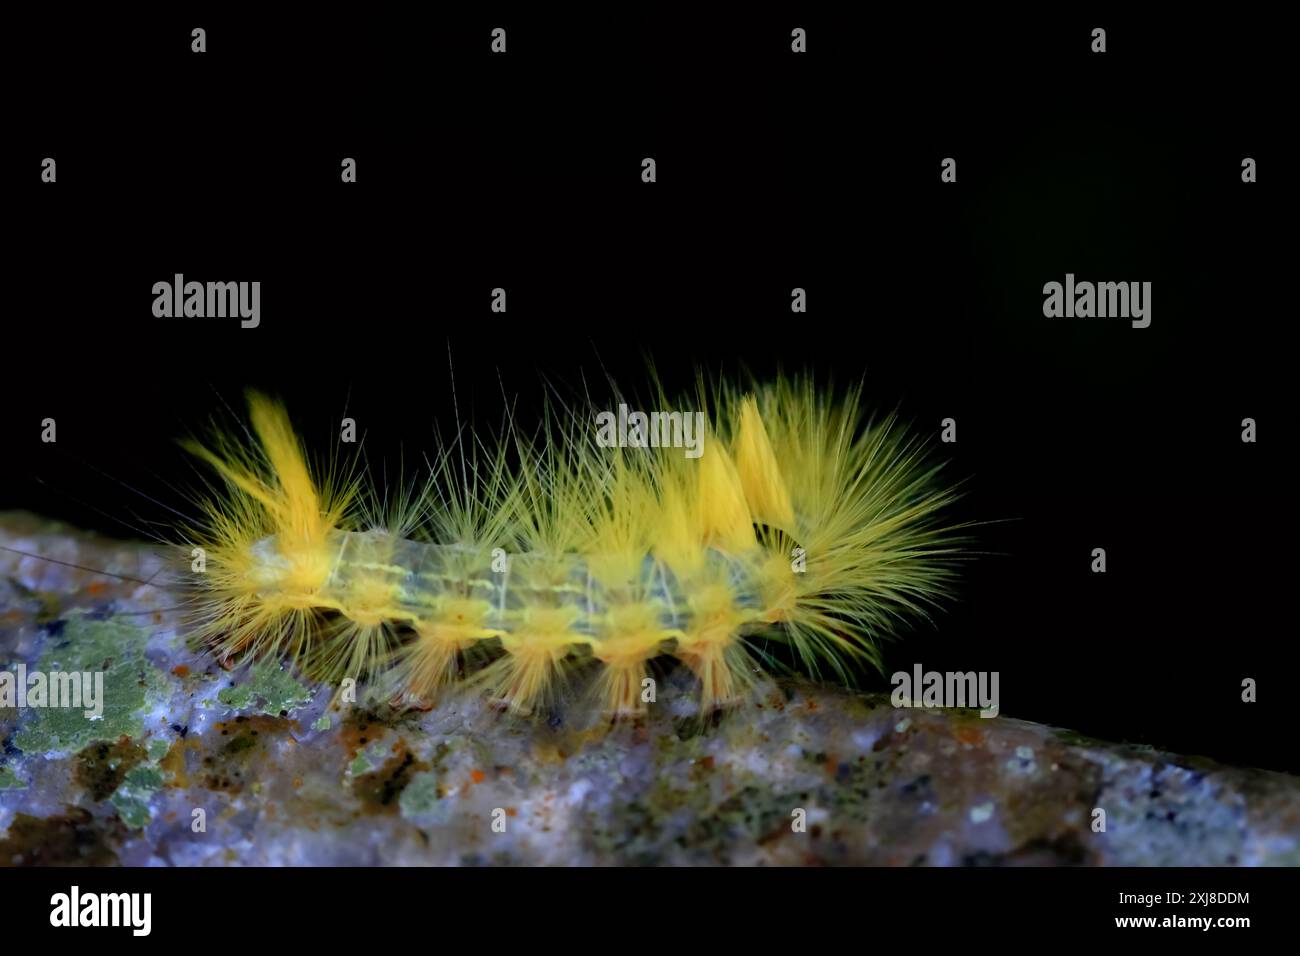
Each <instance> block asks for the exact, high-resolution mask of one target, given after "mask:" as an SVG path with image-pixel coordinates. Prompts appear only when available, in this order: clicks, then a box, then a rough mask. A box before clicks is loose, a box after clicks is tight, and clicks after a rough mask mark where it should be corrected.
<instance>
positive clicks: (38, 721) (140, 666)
mask: <svg viewBox="0 0 1300 956" xmlns="http://www.w3.org/2000/svg"><path fill="white" fill-rule="evenodd" d="M148 637H149V635H148V633H147V632H145V631H143V630H141V629H140V628H138V627H135V626H134V625H131V624H126V623H123V622H121V621H116V620H108V621H98V620H92V619H90V618H88V617H86V616H85V615H82V614H71V615H69V616H68V618H67V623H66V625H65V626H64V628H63V630H62V632H61V633H60V635H59V636H58V637H55V638H51V639H50V643H49V644H47V646H46V649H45V652H44V653H43V654H42V655H41V659H40V660H39V661H38V662H37V663H36V664H35V665H32V667H30V668H29V671H37V670H39V671H42V672H44V673H51V672H54V671H63V672H69V673H73V672H90V673H92V674H94V673H100V672H102V673H103V700H102V705H103V713H102V715H101V716H100V717H99V718H98V719H95V718H93V717H87V716H85V711H84V710H83V709H82V708H62V707H41V708H35V707H33V708H28V711H27V716H26V723H25V724H24V726H23V727H22V729H20V730H19V731H18V733H17V734H15V735H14V746H16V747H17V748H18V749H19V750H22V751H24V752H25V753H39V754H43V753H50V752H55V751H78V750H81V749H83V748H85V747H87V746H89V745H91V744H93V743H98V742H100V741H107V742H110V743H112V742H114V741H117V740H118V739H120V738H122V737H139V736H140V735H141V733H142V732H143V730H144V710H145V705H146V701H147V700H148V698H149V697H150V695H154V696H157V694H159V693H160V690H161V688H162V687H163V686H164V677H163V675H162V674H161V672H159V671H158V669H157V668H155V667H154V666H153V665H152V664H150V663H149V661H148V660H147V659H146V657H145V653H144V651H145V644H146V642H147V641H148Z"/></svg>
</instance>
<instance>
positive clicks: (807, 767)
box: [0, 513, 1300, 866]
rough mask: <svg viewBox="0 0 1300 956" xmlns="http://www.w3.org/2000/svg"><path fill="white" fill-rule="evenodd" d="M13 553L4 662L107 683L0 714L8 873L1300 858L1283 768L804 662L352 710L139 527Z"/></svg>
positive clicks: (4, 556) (6, 588) (2, 572)
mask: <svg viewBox="0 0 1300 956" xmlns="http://www.w3.org/2000/svg"><path fill="white" fill-rule="evenodd" d="M0 547H3V548H6V549H11V550H0V669H9V670H15V669H16V668H17V666H18V665H19V664H20V663H21V664H23V665H24V666H26V667H27V668H28V669H29V670H43V671H51V670H65V671H66V670H82V669H86V670H102V671H103V673H104V675H105V678H104V680H105V702H106V706H105V709H104V713H103V716H102V717H101V718H100V719H97V720H88V719H86V718H85V717H84V716H82V714H81V713H80V712H79V711H73V710H65V711H58V710H52V709H49V708H46V709H40V708H32V707H27V708H23V709H18V708H15V707H10V708H8V709H4V708H0V747H2V749H0V866H5V865H23V864H37V865H39V864H61V863H83V864H96V865H98V864H114V863H120V864H130V865H151V864H177V865H203V864H253V865H292V864H350V865H367V864H466V865H480V864H872V865H876V864H882V865H904V866H906V865H939V866H944V865H959V864H1119V865H1251V864H1265V865H1297V864H1300V779H1297V778H1295V777H1291V776H1289V775H1286V774H1279V773H1272V772H1267V771H1257V770H1241V769H1234V768H1229V767H1224V766H1221V765H1218V764H1214V763H1212V762H1209V761H1205V760H1202V759H1197V758H1185V757H1179V756H1175V755H1171V754H1166V753H1160V752H1157V751H1153V750H1150V749H1144V748H1137V747H1131V746H1124V745H1117V744H1108V743H1104V742H1101V741H1095V740H1087V739H1084V738H1081V737H1079V736H1078V735H1075V734H1072V733H1070V732H1067V731H1062V730H1059V729H1056V728H1052V727H1047V726H1043V725H1040V724H1034V723H1029V722H1026V721H1021V720H1015V719H1011V718H1007V717H996V718H991V719H983V718H980V717H979V716H978V715H977V714H976V713H974V712H968V711H954V710H936V709H928V710H923V709H916V710H902V709H895V708H893V707H892V706H890V703H889V700H888V699H887V698H886V697H884V696H879V695H877V696H868V695H860V694H852V693H848V692H844V691H840V690H836V689H831V688H826V687H819V686H814V685H810V684H805V683H798V682H791V683H782V684H781V685H779V686H777V685H774V686H773V687H772V688H771V689H770V691H769V692H768V693H767V694H766V696H765V697H764V699H763V700H761V701H760V702H759V703H758V704H756V705H754V706H753V707H750V708H748V709H745V710H743V711H739V712H736V713H733V714H729V715H726V716H725V717H723V718H722V719H721V720H717V721H710V722H702V721H700V720H699V719H698V718H697V717H696V715H695V713H694V703H693V694H692V691H693V688H692V686H691V684H690V680H689V678H688V676H687V675H685V674H684V673H682V672H673V673H670V674H669V675H668V676H667V677H666V678H665V679H664V680H663V682H662V684H661V687H660V691H659V703H658V704H657V705H655V706H654V707H652V708H651V712H650V715H649V717H648V718H647V719H646V720H645V721H644V722H642V723H639V724H636V725H620V726H618V727H615V728H614V729H612V730H609V731H603V730H590V729H588V730H583V729H579V728H575V727H572V726H569V725H567V724H566V722H565V721H564V720H563V719H562V717H561V716H558V715H557V716H555V717H553V718H552V719H551V720H549V721H544V722H537V723H528V722H523V721H520V720H518V719H515V718H511V717H509V716H506V715H503V714H499V713H497V712H496V711H494V710H493V709H492V708H491V707H490V706H488V705H487V704H485V703H484V702H483V701H481V700H479V699H476V698H473V697H460V698H457V699H453V700H451V701H448V702H446V703H443V704H441V705H439V706H438V707H436V708H434V709H433V710H430V711H427V712H418V711H410V710H408V711H403V712H395V711H393V710H391V709H389V708H388V707H386V706H384V705H372V706H366V705H349V704H342V703H336V702H334V701H333V700H332V698H333V697H334V696H335V694H334V692H333V690H332V689H331V688H326V687H317V686H314V685H309V684H306V683H303V682H301V681H300V680H299V679H298V678H297V677H296V676H295V675H293V674H292V673H289V672H288V671H285V670H281V669H279V668H272V667H266V668H261V669H258V670H253V671H250V670H247V669H244V670H235V671H230V672H228V671H226V670H223V669H222V668H221V667H220V666H218V664H217V663H216V662H215V661H214V660H213V659H212V658H211V657H209V656H206V655H203V654H199V653H195V652H193V651H192V650H190V649H189V648H187V647H186V646H185V643H184V641H183V640H182V639H181V638H180V637H179V636H178V634H177V632H176V628H175V623H176V622H175V610H174V607H173V605H174V603H175V600H176V599H175V596H174V595H173V594H171V593H169V592H168V591H166V590H165V589H163V588H160V587H157V586H155V585H154V584H144V583H141V582H144V581H149V580H150V579H151V578H153V577H154V575H155V574H156V573H157V572H158V571H159V570H160V568H161V563H160V559H159V557H158V556H157V555H155V554H153V553H151V552H149V551H148V550H146V549H144V548H142V547H139V546H136V545H131V544H124V543H120V542H111V541H106V540H104V539H100V538H95V537H93V536H90V535H86V534H83V533H81V532H77V531H75V530H72V529H68V528H62V527H59V526H57V525H52V524H49V523H46V522H41V521H39V520H38V519H35V518H33V517H31V516H29V515H23V514H19V513H4V514H0ZM15 551H17V552H26V553H27V554H29V555H41V556H43V557H44V558H46V559H53V561H51V560H41V559H38V558H35V557H27V556H23V555H20V554H16V553H14V552H15ZM55 562H62V563H55ZM75 565H80V566H81V567H82V568H94V569H97V570H100V571H110V572H113V573H114V574H117V575H121V576H125V577H126V578H130V579H133V580H123V579H122V578H120V577H119V578H114V577H107V576H104V575H99V574H94V573H90V572H88V571H85V570H80V569H78V568H77V567H74V566H75ZM157 580H161V579H157ZM1097 810H1101V811H1104V813H1105V830H1104V832H1095V831H1094V827H1093V821H1094V819H1095V818H1096V812H1095V811H1097ZM800 823H802V824H803V826H802V827H801V826H799V824H800Z"/></svg>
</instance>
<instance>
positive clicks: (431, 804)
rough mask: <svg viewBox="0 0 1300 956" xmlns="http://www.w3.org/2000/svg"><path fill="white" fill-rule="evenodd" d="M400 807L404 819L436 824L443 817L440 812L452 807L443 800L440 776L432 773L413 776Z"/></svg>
mask: <svg viewBox="0 0 1300 956" xmlns="http://www.w3.org/2000/svg"><path fill="white" fill-rule="evenodd" d="M398 805H399V806H400V807H401V811H402V816H403V817H405V818H406V819H407V820H412V821H416V822H421V821H434V822H436V821H437V820H438V818H441V817H442V816H443V814H442V813H441V812H440V811H444V810H446V809H447V808H448V807H449V806H450V804H449V802H444V800H443V796H442V786H441V784H440V783H439V782H438V774H437V773H434V772H430V771H424V772H422V773H416V774H412V775H411V780H410V782H409V783H408V784H407V785H406V788H405V789H404V790H403V791H402V795H401V797H400V798H399V799H398Z"/></svg>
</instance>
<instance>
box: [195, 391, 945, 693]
mask: <svg viewBox="0 0 1300 956" xmlns="http://www.w3.org/2000/svg"><path fill="white" fill-rule="evenodd" d="M695 399H696V401H695V403H694V404H695V406H696V408H698V409H699V410H700V411H703V412H704V413H705V429H704V433H703V435H702V436H701V438H702V441H701V443H700V445H699V448H698V452H699V454H698V457H694V456H692V455H687V454H685V453H684V451H683V449H682V448H681V447H642V446H643V445H648V444H650V443H649V442H648V441H647V440H643V441H632V442H628V443H616V444H615V446H614V447H606V445H609V444H610V443H609V442H601V441H599V440H598V428H597V425H596V417H595V416H596V412H595V411H594V410H592V411H589V412H587V413H579V412H573V411H571V410H570V411H569V412H567V413H565V414H554V413H552V414H549V415H548V416H547V424H546V427H545V428H543V429H542V430H541V431H540V432H539V434H538V435H536V436H534V437H531V438H528V437H525V436H523V435H521V434H519V433H518V432H517V431H514V430H512V431H510V432H509V433H508V434H507V435H506V436H505V438H504V439H503V440H501V441H497V442H495V443H493V442H488V441H481V440H477V441H474V442H472V443H470V445H469V446H468V447H472V449H473V450H472V451H467V450H466V447H467V445H466V444H463V443H457V444H455V445H453V446H452V447H450V448H444V449H443V450H442V451H441V452H440V453H439V454H438V455H437V456H436V457H435V459H434V461H433V467H432V469H431V475H430V476H429V478H428V481H427V484H426V485H425V486H424V487H423V488H422V489H421V490H420V491H419V492H418V493H413V494H411V493H405V492H399V493H398V494H397V495H395V496H393V499H392V500H389V501H383V500H382V497H383V496H382V495H381V494H379V493H378V492H376V491H375V490H373V489H369V488H367V487H366V486H365V484H364V482H363V481H362V480H361V479H360V478H358V477H356V476H355V475H351V474H349V473H346V472H345V473H340V471H339V470H338V468H337V467H334V468H327V469H323V470H313V469H312V468H311V467H309V465H308V463H307V462H308V456H307V455H306V452H305V449H304V448H303V446H302V443H301V441H300V439H299V438H298V436H297V435H296V433H295V432H294V430H293V427H292V426H291V424H290V421H289V417H288V415H287V413H286V411H285V409H284V408H283V406H282V405H280V404H279V403H277V402H275V401H273V400H271V399H269V398H267V397H265V396H263V395H260V394H257V393H250V395H249V419H250V424H251V426H252V427H251V432H250V431H247V430H242V429H241V430H238V431H235V430H226V431H219V432H218V433H216V434H215V435H214V436H213V437H212V438H211V439H209V440H207V441H205V442H202V443H199V442H190V443H188V447H189V448H190V450H191V451H192V452H193V453H194V454H196V455H197V456H199V457H200V458H201V459H203V460H204V461H205V462H206V463H207V464H208V465H210V466H211V467H212V468H213V469H214V470H215V472H216V474H217V475H218V476H219V477H220V481H219V482H218V483H216V484H214V485H213V487H212V488H211V489H210V493H209V494H208V495H206V496H205V497H204V498H203V500H202V502H201V505H202V509H203V513H204V516H205V517H204V520H203V522H202V524H201V526H200V528H198V529H197V530H194V531H193V532H192V533H191V537H192V538H193V540H192V541H190V542H189V544H190V545H192V546H193V547H197V548H201V549H202V552H203V554H204V561H203V562H201V563H199V564H196V565H195V567H196V568H197V570H194V571H193V572H192V573H191V574H190V576H189V577H190V579H191V581H192V583H193V592H194V599H195V600H194V614H193V616H192V619H191V626H192V628H193V633H194V635H195V636H196V637H197V638H198V639H199V640H201V641H203V642H205V643H206V644H208V645H209V646H210V647H211V648H212V649H213V650H214V651H215V652H216V653H217V654H218V655H220V656H221V657H223V658H229V659H233V660H236V661H238V660H246V659H250V658H266V657H274V658H280V659H289V660H292V661H293V662H294V663H295V664H297V665H298V666H299V667H301V668H303V669H304V670H305V671H306V672H307V673H308V674H310V675H313V676H316V677H318V678H320V679H322V680H326V681H331V682H337V681H340V680H341V679H343V678H345V677H352V678H354V679H356V680H358V681H369V682H371V684H372V685H373V686H376V687H379V688H382V689H384V690H385V691H386V692H390V693H391V694H393V695H394V696H397V697H400V698H404V699H407V700H409V701H419V702H433V701H435V700H436V699H437V698H438V697H439V696H440V695H442V694H445V693H447V692H449V691H452V690H459V689H473V690H476V691H480V692H482V693H485V694H487V695H489V696H490V697H491V698H492V699H493V700H495V701H499V702H501V703H502V704H503V705H505V706H506V707H508V708H509V709H510V710H511V711H513V712H515V713H518V714H522V715H531V714H536V713H539V712H541V711H542V710H543V709H544V708H545V707H547V706H548V705H549V704H550V703H551V702H552V701H553V700H554V699H555V698H556V697H557V695H559V694H560V693H562V692H564V691H566V690H568V689H572V688H577V687H583V688H586V689H587V690H588V691H589V692H590V693H592V694H593V695H594V707H595V709H597V710H598V711H599V712H601V713H603V714H606V715H609V716H612V717H626V716H634V715H637V714H639V713H641V712H643V711H644V710H645V708H646V707H647V705H648V702H649V701H651V700H654V699H655V690H654V687H653V678H652V662H654V661H655V659H656V658H660V657H663V656H665V655H667V656H671V657H674V658H677V659H678V660H680V661H682V662H683V663H684V664H685V665H687V666H688V667H689V668H690V669H691V671H692V672H693V673H694V674H695V676H696V678H697V679H698V683H699V694H700V705H701V708H702V710H703V711H705V712H708V711H712V710H714V709H717V708H721V707H726V706H730V705H734V704H737V703H740V702H742V701H744V700H745V698H746V696H747V695H748V694H749V693H750V691H751V690H752V689H753V688H754V687H755V686H756V685H757V683H758V681H759V678H760V676H761V674H762V673H763V671H764V669H765V667H767V666H769V664H768V662H769V661H770V659H771V655H769V654H767V653H765V652H764V651H763V650H762V648H763V647H767V646H770V645H768V644H767V642H779V643H783V644H785V645H788V646H789V648H790V649H791V651H792V652H793V655H792V656H793V657H794V658H795V659H797V660H798V661H799V662H801V663H802V664H803V665H804V666H805V667H806V668H807V669H808V670H810V671H811V672H812V673H814V674H823V673H827V672H829V673H830V674H832V675H835V676H838V677H839V678H841V679H846V678H847V675H849V674H850V673H851V671H852V670H853V667H854V665H855V664H858V663H864V662H865V663H867V664H870V665H875V666H879V665H880V657H879V647H880V642H881V640H883V639H884V638H887V637H889V636H891V635H892V634H893V633H894V632H895V631H896V630H897V628H898V626H899V625H900V623H902V622H904V621H905V620H907V619H908V618H913V617H916V616H923V615H925V613H926V609H927V607H928V606H930V605H933V604H934V603H936V602H937V601H939V600H940V599H942V598H944V597H946V596H947V595H948V593H949V591H950V588H951V584H952V582H953V578H954V570H953V565H954V559H956V558H957V557H959V555H960V548H961V539H960V538H959V537H958V535H957V534H956V531H957V530H958V529H957V528H956V527H955V526H954V525H952V524H951V523H949V522H948V521H947V519H946V518H945V513H946V507H947V506H948V505H949V504H950V503H951V502H952V501H953V500H954V497H955V493H954V491H953V490H952V489H951V487H949V486H948V485H946V484H945V483H943V482H942V481H941V480H940V478H939V474H938V473H939V466H938V465H936V464H935V463H933V462H932V461H931V459H930V456H929V454H928V452H927V450H926V447H925V442H923V441H922V440H920V439H919V438H918V436H917V435H916V434H915V433H913V432H910V431H909V430H908V429H906V428H904V427H903V426H902V425H901V424H900V423H899V422H898V421H897V420H896V418H895V417H894V416H892V415H891V416H886V417H884V418H881V419H879V420H868V419H867V418H866V416H865V414H864V411H863V408H862V403H861V392H860V389H853V390H850V391H849V392H848V393H847V394H840V395H839V396H838V397H836V396H834V395H832V394H830V393H828V392H822V391H819V390H818V389H816V388H815V387H814V385H813V383H812V382H811V381H810V380H808V379H799V380H793V379H785V378H782V379H779V380H777V381H776V382H774V383H772V384H769V385H766V386H756V387H753V388H746V389H742V388H737V387H732V386H728V385H718V386H715V387H713V388H712V389H704V388H701V389H700V390H699V393H698V395H697V396H695ZM692 411H694V409H692ZM685 413H686V414H691V413H692V412H689V411H688V412H685ZM665 434H667V432H665ZM641 438H642V439H645V438H646V436H645V434H644V432H642V433H641Z"/></svg>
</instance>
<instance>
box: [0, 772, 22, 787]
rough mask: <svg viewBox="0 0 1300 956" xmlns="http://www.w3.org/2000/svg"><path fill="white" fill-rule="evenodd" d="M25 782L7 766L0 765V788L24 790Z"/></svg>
mask: <svg viewBox="0 0 1300 956" xmlns="http://www.w3.org/2000/svg"><path fill="white" fill-rule="evenodd" d="M26 789H27V783H26V781H24V780H21V779H19V777H18V774H16V773H14V772H13V771H12V770H10V769H9V768H8V767H5V766H0V790H26Z"/></svg>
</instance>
